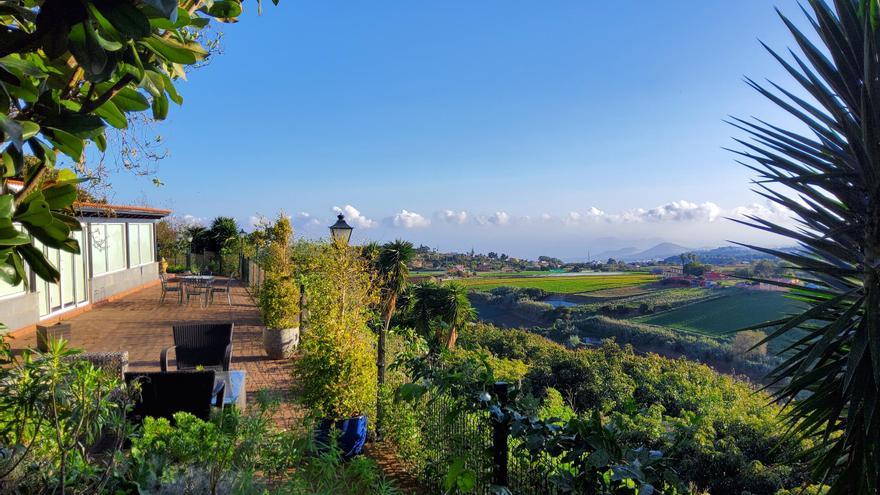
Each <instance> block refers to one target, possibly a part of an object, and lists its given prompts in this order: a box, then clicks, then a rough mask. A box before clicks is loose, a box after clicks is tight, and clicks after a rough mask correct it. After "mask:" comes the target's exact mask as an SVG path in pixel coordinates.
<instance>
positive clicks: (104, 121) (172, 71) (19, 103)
mask: <svg viewBox="0 0 880 495" xmlns="http://www.w3.org/2000/svg"><path fill="white" fill-rule="evenodd" d="M241 10H242V5H241V1H240V0H228V1H223V2H207V1H203V0H187V1H184V2H183V3H182V5H181V6H178V2H176V1H162V0H145V1H143V2H137V3H131V2H107V1H99V0H83V1H79V2H69V1H66V0H46V1H42V2H34V1H31V0H12V1H10V2H6V4H5V5H4V7H3V9H2V12H0V17H2V20H3V26H4V29H3V31H2V32H0V89H2V91H0V106H2V107H3V110H4V111H3V113H2V114H0V132H2V142H0V146H2V160H0V163H2V165H0V247H2V249H0V277H2V279H3V280H4V281H5V282H8V283H11V284H13V285H17V284H18V283H21V282H22V280H23V279H25V278H26V277H25V265H28V266H30V267H31V269H32V270H33V271H34V272H35V273H36V274H37V275H38V276H39V277H40V278H42V279H44V280H47V281H51V282H56V283H57V282H58V279H59V273H58V270H57V269H56V268H55V267H53V266H52V264H51V263H50V262H49V261H48V260H46V259H45V257H44V256H43V254H42V253H41V252H40V250H39V249H37V248H36V247H35V246H34V244H33V240H32V239H31V238H30V237H29V235H30V236H33V237H34V238H35V239H36V240H39V241H40V242H42V243H43V244H44V245H47V246H50V247H53V248H58V249H61V250H64V251H67V252H72V253H79V250H80V247H79V246H78V245H77V243H76V241H74V240H71V239H70V238H69V235H70V232H71V230H79V229H80V225H79V222H78V221H77V220H76V219H74V218H73V217H71V216H70V215H69V214H70V206H71V204H72V202H73V201H74V200H75V199H76V198H77V188H76V184H77V183H79V182H80V181H79V180H78V179H76V178H75V175H74V174H73V172H71V171H69V170H62V171H60V172H59V173H58V176H57V179H56V180H54V181H48V182H45V181H43V180H42V179H43V177H44V176H45V175H46V174H49V173H51V171H52V169H53V168H54V166H55V162H56V153H60V154H63V155H65V156H67V157H68V158H69V159H70V160H72V161H73V162H75V163H81V162H82V161H83V160H84V153H85V149H86V148H87V147H88V146H90V145H94V146H95V147H96V148H97V149H98V150H101V151H103V150H105V149H106V147H107V136H106V130H107V127H108V126H110V127H112V128H114V129H125V128H126V127H128V124H129V122H130V120H132V119H134V118H136V116H138V115H140V114H141V113H142V112H145V111H147V110H150V109H152V117H153V118H154V119H156V120H162V119H164V118H165V117H166V116H167V114H168V110H169V104H170V102H171V101H173V102H174V103H176V104H181V103H182V102H183V99H182V97H181V95H180V94H179V93H178V91H177V89H176V87H175V83H176V81H177V80H179V79H181V78H182V77H184V76H185V73H186V69H187V68H188V67H192V66H194V65H196V64H198V63H199V62H200V61H201V60H203V59H204V58H205V57H206V56H207V53H208V52H207V51H206V50H205V49H204V48H203V47H202V46H200V45H199V39H200V37H201V36H202V33H203V32H204V30H205V29H206V28H209V26H210V25H211V24H212V23H211V21H214V20H217V21H221V22H234V21H235V20H236V19H237V17H238V16H239V15H240V14H241ZM26 154H30V155H33V156H34V157H36V159H37V161H38V165H37V166H31V167H28V168H27V170H25V160H24V157H25V155H26ZM10 178H18V179H21V180H23V181H24V187H23V188H22V189H21V190H20V191H18V192H16V193H12V192H11V190H10V188H9V183H8V180H9V179H10ZM13 222H15V223H16V224H19V225H21V226H22V228H23V229H24V231H25V232H24V233H22V232H19V231H18V230H17V229H16V228H14V227H13Z"/></svg>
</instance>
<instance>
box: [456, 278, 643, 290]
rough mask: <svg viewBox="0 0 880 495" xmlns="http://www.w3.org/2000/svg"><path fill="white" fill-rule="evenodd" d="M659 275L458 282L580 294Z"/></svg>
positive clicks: (484, 287) (474, 286)
mask: <svg viewBox="0 0 880 495" xmlns="http://www.w3.org/2000/svg"><path fill="white" fill-rule="evenodd" d="M657 279H658V277H656V276H654V275H649V274H646V273H632V274H621V275H610V274H609V275H604V274H600V275H577V276H552V275H551V276H543V277H497V278H488V277H486V278H483V277H475V278H467V279H461V280H459V281H458V282H459V283H460V284H462V285H464V286H465V287H468V288H472V289H476V290H489V289H494V288H496V287H503V286H507V287H520V288H535V289H541V290H544V291H546V292H552V293H557V294H580V293H584V292H594V291H598V290H605V289H616V288H621V287H633V286H638V285H644V284H649V283H651V282H655V281H656V280H657Z"/></svg>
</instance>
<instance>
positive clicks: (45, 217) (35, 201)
mask: <svg viewBox="0 0 880 495" xmlns="http://www.w3.org/2000/svg"><path fill="white" fill-rule="evenodd" d="M13 219H14V220H15V221H16V222H21V223H26V224H28V225H29V226H34V227H46V226H49V225H50V224H51V223H52V220H53V219H52V209H51V208H49V203H47V202H46V200H44V199H43V193H41V192H40V191H37V192H35V193H33V194H31V195H30V196H28V197H27V198H26V199H25V200H24V202H23V203H22V204H20V205H19V206H18V210H17V211H16V212H15V215H14V216H13Z"/></svg>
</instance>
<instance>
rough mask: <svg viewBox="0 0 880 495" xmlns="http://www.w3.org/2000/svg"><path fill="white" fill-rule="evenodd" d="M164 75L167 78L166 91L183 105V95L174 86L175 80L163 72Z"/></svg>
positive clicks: (175, 101) (176, 101) (174, 100)
mask: <svg viewBox="0 0 880 495" xmlns="http://www.w3.org/2000/svg"><path fill="white" fill-rule="evenodd" d="M162 77H163V79H164V80H165V92H166V93H168V97H169V98H171V101H173V102H174V103H177V104H178V105H183V97H182V96H180V94H179V93H178V92H177V88H175V87H174V81H172V80H171V78H170V77H168V76H167V75H165V74H162Z"/></svg>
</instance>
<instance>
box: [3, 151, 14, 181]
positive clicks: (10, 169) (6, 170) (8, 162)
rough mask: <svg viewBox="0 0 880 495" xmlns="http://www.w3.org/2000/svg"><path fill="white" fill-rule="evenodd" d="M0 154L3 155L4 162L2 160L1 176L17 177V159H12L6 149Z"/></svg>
mask: <svg viewBox="0 0 880 495" xmlns="http://www.w3.org/2000/svg"><path fill="white" fill-rule="evenodd" d="M0 156H2V162H0V176H2V177H15V176H16V175H17V172H16V170H15V161H14V160H13V159H12V156H11V155H10V154H9V153H8V152H6V151H4V152H3V154H2V155H0Z"/></svg>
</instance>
